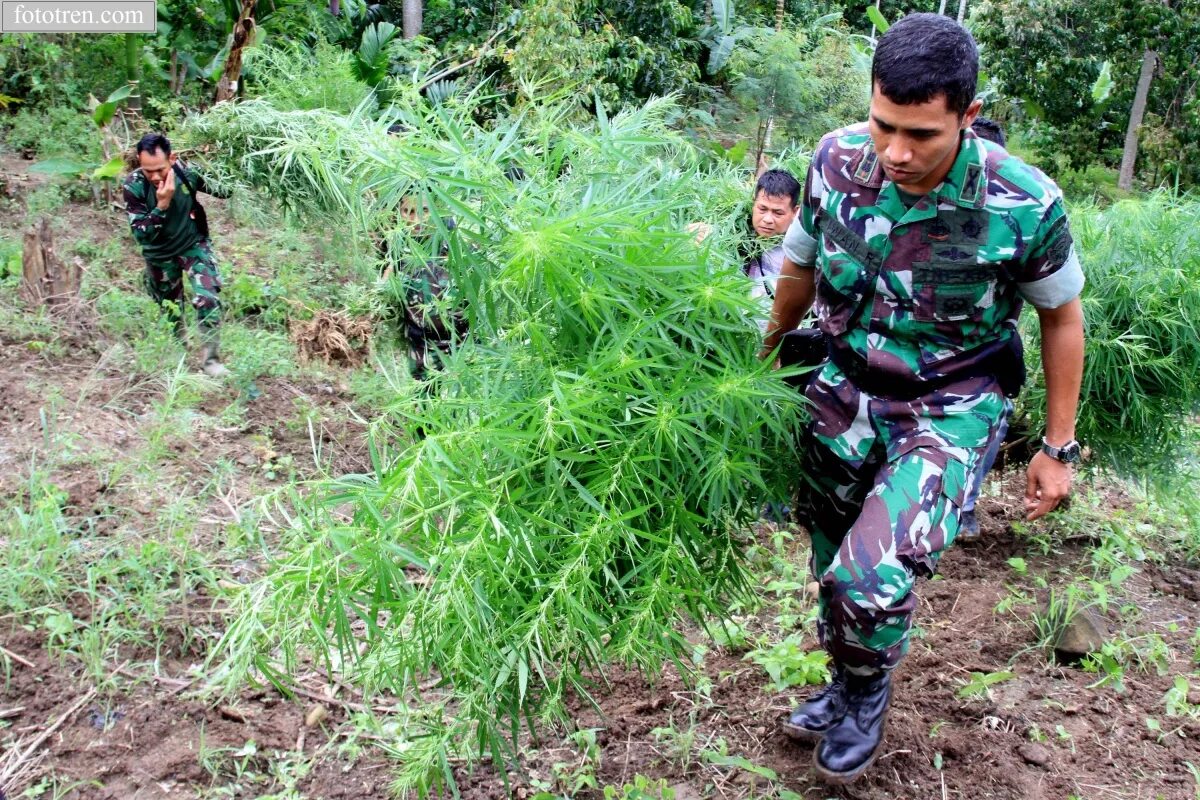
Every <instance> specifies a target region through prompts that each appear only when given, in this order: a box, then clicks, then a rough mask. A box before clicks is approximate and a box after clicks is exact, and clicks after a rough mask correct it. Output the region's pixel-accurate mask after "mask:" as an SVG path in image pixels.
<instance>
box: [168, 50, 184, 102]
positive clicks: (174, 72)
mask: <svg viewBox="0 0 1200 800" xmlns="http://www.w3.org/2000/svg"><path fill="white" fill-rule="evenodd" d="M184 69H185V70H186V69H187V67H184ZM182 85H183V81H181V80H179V51H178V50H176V49H175V48H174V47H172V48H171V82H170V89H171V94H174V95H178V94H179V89H180V87H181V86H182Z"/></svg>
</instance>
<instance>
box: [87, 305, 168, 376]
mask: <svg viewBox="0 0 1200 800" xmlns="http://www.w3.org/2000/svg"><path fill="white" fill-rule="evenodd" d="M184 310H185V311H186V309H184ZM96 311H97V313H98V314H99V315H100V325H101V327H102V328H103V329H104V331H105V332H106V333H107V334H109V335H110V336H113V337H115V338H117V339H121V340H124V341H126V342H127V343H129V345H130V346H131V347H132V348H133V361H134V369H135V370H136V371H137V372H139V373H143V374H150V373H157V372H160V371H163V370H165V369H168V368H170V367H172V366H174V365H175V364H176V363H177V362H178V361H179V356H180V352H181V348H180V344H179V341H178V340H177V339H176V338H175V334H174V330H173V328H172V325H171V322H170V320H169V319H168V318H167V315H166V314H164V313H163V312H162V309H160V308H159V307H158V306H157V305H156V304H155V303H154V301H153V300H151V299H150V298H149V297H148V296H147V295H146V294H145V293H142V292H139V293H136V294H135V293H131V292H126V291H122V290H120V289H110V290H108V291H107V292H105V293H103V294H101V295H100V296H99V297H98V298H97V299H96Z"/></svg>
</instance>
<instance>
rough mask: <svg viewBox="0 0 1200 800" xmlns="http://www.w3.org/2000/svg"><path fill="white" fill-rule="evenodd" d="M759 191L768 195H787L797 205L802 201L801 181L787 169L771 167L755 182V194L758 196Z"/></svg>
mask: <svg viewBox="0 0 1200 800" xmlns="http://www.w3.org/2000/svg"><path fill="white" fill-rule="evenodd" d="M759 192H762V193H763V194H765V195H767V196H768V197H787V198H789V199H790V200H791V201H792V205H796V204H797V203H799V202H800V181H798V180H796V177H795V176H794V175H792V173H790V172H788V171H787V170H786V169H769V170H767V171H766V172H764V173H763V174H762V175H759V176H758V183H756V184H754V196H755V197H758V193H759Z"/></svg>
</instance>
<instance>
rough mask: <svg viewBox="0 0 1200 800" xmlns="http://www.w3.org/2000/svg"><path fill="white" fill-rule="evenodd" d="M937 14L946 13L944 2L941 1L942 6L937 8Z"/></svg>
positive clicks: (943, 0) (944, 0)
mask: <svg viewBox="0 0 1200 800" xmlns="http://www.w3.org/2000/svg"><path fill="white" fill-rule="evenodd" d="M938 13H939V14H945V13H946V0H942V4H941V5H939V6H938Z"/></svg>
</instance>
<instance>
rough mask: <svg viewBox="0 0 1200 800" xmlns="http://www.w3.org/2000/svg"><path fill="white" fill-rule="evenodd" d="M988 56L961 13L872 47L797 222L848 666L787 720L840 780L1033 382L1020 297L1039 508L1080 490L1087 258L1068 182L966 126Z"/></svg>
mask: <svg viewBox="0 0 1200 800" xmlns="http://www.w3.org/2000/svg"><path fill="white" fill-rule="evenodd" d="M977 76H978V51H977V50H976V47H975V42H974V40H973V39H972V38H971V35H970V34H969V33H968V32H967V31H966V30H965V29H964V28H962V27H961V26H960V25H958V24H956V23H955V22H953V21H952V20H950V19H948V18H946V17H943V16H939V15H936V14H913V15H911V16H908V17H906V18H904V19H902V20H900V21H899V22H897V23H896V24H895V25H893V26H892V27H891V29H890V30H888V32H887V33H886V34H884V35H883V36H882V37H881V38H880V40H879V44H878V48H877V49H876V51H875V57H874V63H873V65H872V97H871V108H870V120H869V122H867V123H865V124H861V125H856V126H852V127H849V128H845V129H843V130H840V131H835V132H833V133H830V134H828V135H827V136H826V137H825V138H824V139H823V140H822V141H821V143H820V145H819V146H818V148H817V150H816V152H815V153H814V155H813V160H812V164H811V165H810V168H809V172H808V178H807V183H806V186H805V190H804V193H803V195H802V197H801V200H800V211H799V214H798V215H797V219H796V221H795V222H793V223H792V225H791V227H790V228H789V230H788V233H787V236H786V237H785V240H784V252H785V260H784V264H783V270H782V277H781V278H780V282H779V284H778V287H777V290H776V297H775V303H774V305H773V307H772V323H771V324H772V327H771V329H770V330H769V332H768V334H767V337H766V345H767V348H768V350H774V348H775V346H776V345H777V344H778V342H779V339H780V335H781V334H782V333H783V332H784V331H789V330H791V329H793V328H795V327H796V324H797V322H798V321H799V320H800V319H801V317H802V315H803V314H804V313H805V312H806V311H808V309H809V308H810V307H812V306H814V303H815V311H816V314H817V318H818V324H819V327H820V330H821V331H822V332H823V333H824V335H825V337H826V340H827V347H828V356H829V357H828V360H827V361H826V362H824V364H823V365H822V366H821V368H820V370H819V371H818V372H817V374H816V377H815V378H814V379H813V380H812V381H811V383H810V384H809V386H808V388H807V390H806V397H807V398H808V400H809V402H810V403H811V413H812V419H811V421H810V423H809V424H808V425H807V426H806V430H805V435H804V437H803V451H804V459H805V461H804V463H803V464H802V465H801V469H800V475H801V481H802V485H801V487H800V491H799V499H798V506H799V507H798V509H797V513H798V516H799V517H800V519H801V521H802V522H803V523H804V524H805V525H806V527H807V528H808V530H809V532H810V535H811V537H812V556H811V562H810V563H811V568H812V570H813V573H814V576H815V579H816V580H817V581H818V583H819V587H820V589H819V599H818V603H819V615H818V633H819V636H820V639H821V643H822V645H823V646H824V648H825V650H826V651H828V653H829V655H830V658H831V661H832V673H833V679H832V682H831V683H830V685H829V686H828V687H826V688H825V689H824V690H823V691H821V692H819V693H818V694H816V695H815V696H814V697H812V698H811V699H809V700H808V701H807V702H805V703H804V704H802V705H800V706H799V707H798V708H796V709H795V710H794V711H793V712H792V714H791V715H790V717H789V718H788V720H787V721H786V723H785V724H784V729H785V731H786V732H787V733H788V734H789V735H791V736H793V737H796V738H801V739H807V740H811V741H816V742H818V744H817V747H816V752H815V753H814V760H815V763H816V770H817V774H818V775H819V776H820V777H821V778H822V779H824V780H826V781H828V782H831V783H844V782H848V781H851V780H853V779H855V778H857V777H858V776H859V775H861V774H862V773H863V772H864V771H865V770H866V769H867V767H868V766H870V764H871V763H872V762H873V761H874V759H875V758H876V756H877V755H878V753H879V747H880V743H881V740H882V737H883V727H884V719H885V718H886V716H887V710H888V703H889V701H890V699H891V691H892V684H891V675H892V670H893V669H895V668H896V666H897V665H899V664H900V661H901V660H902V659H903V657H904V655H905V653H906V652H907V650H908V633H909V627H910V625H911V622H912V613H913V610H914V609H915V608H916V605H917V598H916V595H915V594H914V593H913V585H914V583H915V581H916V579H917V577H919V576H925V577H929V576H931V575H933V573H934V570H935V568H936V567H937V563H938V559H939V557H940V556H941V555H942V553H943V552H945V550H946V548H948V547H949V546H950V544H951V543H952V542H953V541H954V538H955V536H956V534H957V533H958V530H959V524H960V522H959V514H960V509H961V507H962V505H963V500H964V498H965V497H966V495H967V492H968V490H969V488H970V486H969V484H970V483H971V482H972V481H973V480H976V479H977V471H976V464H977V462H978V461H979V460H980V458H982V457H983V455H984V453H985V452H986V450H987V447H988V444H989V442H991V441H992V439H994V438H995V437H996V436H998V435H999V430H1000V426H1001V421H1002V419H1003V417H1004V414H1005V410H1006V395H1007V396H1012V395H1014V394H1015V393H1016V392H1017V391H1018V390H1019V388H1020V385H1021V383H1022V382H1023V380H1024V373H1023V369H1022V365H1023V360H1022V357H1021V352H1020V339H1019V337H1018V334H1017V326H1016V322H1017V316H1018V314H1019V313H1020V310H1021V306H1022V304H1023V303H1024V302H1029V303H1031V304H1032V305H1033V306H1034V308H1036V309H1037V314H1038V319H1039V321H1040V324H1041V334H1042V364H1043V367H1044V370H1045V377H1046V392H1047V398H1048V399H1047V404H1048V408H1047V415H1046V416H1047V426H1046V431H1045V439H1044V440H1043V441H1044V444H1043V448H1042V450H1041V451H1040V452H1039V453H1038V454H1037V455H1036V456H1035V457H1034V458H1033V460H1032V461H1031V462H1030V464H1029V471H1028V485H1027V488H1026V495H1025V508H1026V512H1027V518H1028V519H1030V520H1033V519H1037V518H1038V517H1040V516H1042V515H1043V514H1046V513H1047V512H1049V511H1051V510H1052V509H1054V508H1055V507H1056V506H1057V505H1058V503H1059V501H1060V500H1062V499H1063V498H1064V497H1065V496H1066V495H1067V494H1068V493H1069V491H1070V488H1071V481H1072V469H1071V463H1072V462H1073V461H1075V460H1077V459H1078V456H1079V445H1078V443H1077V442H1075V441H1074V431H1075V412H1076V406H1077V404H1078V398H1079V386H1080V380H1081V377H1082V371H1083V316H1082V311H1081V306H1080V302H1079V293H1080V290H1081V289H1082V287H1083V272H1082V270H1081V268H1080V264H1079V260H1078V258H1077V257H1076V254H1075V248H1074V246H1073V244H1072V239H1071V234H1070V230H1069V227H1068V224H1067V218H1066V215H1065V212H1064V210H1063V202H1062V194H1061V192H1060V191H1059V189H1058V187H1057V186H1055V185H1054V183H1053V182H1052V181H1051V180H1050V179H1049V178H1047V177H1046V176H1045V175H1043V174H1042V173H1041V172H1039V171H1038V170H1036V169H1034V168H1032V167H1030V166H1027V165H1026V164H1024V163H1022V162H1021V161H1020V159H1017V158H1015V157H1013V156H1010V155H1008V154H1007V153H1006V152H1005V151H1004V150H1002V149H1000V148H992V147H985V146H984V145H983V143H982V142H981V141H980V139H979V138H978V137H977V136H976V135H975V134H974V133H973V132H972V131H971V130H970V128H971V123H972V122H973V121H974V119H975V117H976V115H977V114H978V113H979V108H980V102H979V101H978V100H976V99H975V89H976V83H977Z"/></svg>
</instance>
